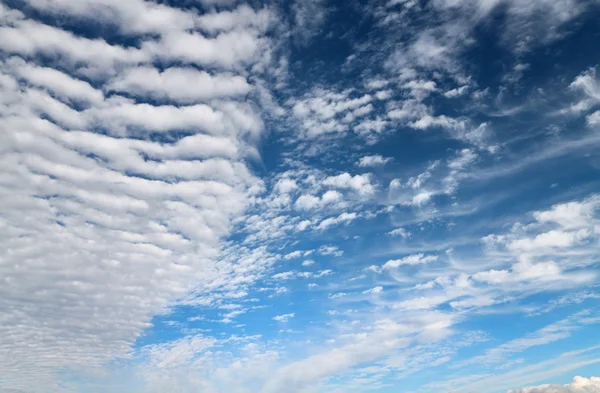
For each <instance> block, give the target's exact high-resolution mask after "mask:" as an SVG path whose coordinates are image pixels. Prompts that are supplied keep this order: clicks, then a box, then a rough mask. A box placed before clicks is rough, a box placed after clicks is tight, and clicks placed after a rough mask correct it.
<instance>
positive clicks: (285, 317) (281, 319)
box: [273, 313, 296, 323]
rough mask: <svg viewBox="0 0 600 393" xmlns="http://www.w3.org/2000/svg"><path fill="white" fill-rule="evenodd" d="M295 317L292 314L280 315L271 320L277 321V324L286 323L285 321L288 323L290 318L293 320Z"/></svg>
mask: <svg viewBox="0 0 600 393" xmlns="http://www.w3.org/2000/svg"><path fill="white" fill-rule="evenodd" d="M295 316H296V315H295V314H294V313H290V314H282V315H277V316H274V317H273V320H274V321H277V322H282V323H286V322H287V321H289V320H290V319H291V318H294V317H295Z"/></svg>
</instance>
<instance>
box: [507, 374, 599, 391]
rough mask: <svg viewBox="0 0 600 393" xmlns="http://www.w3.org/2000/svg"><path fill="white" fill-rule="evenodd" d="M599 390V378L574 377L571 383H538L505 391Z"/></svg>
mask: <svg viewBox="0 0 600 393" xmlns="http://www.w3.org/2000/svg"><path fill="white" fill-rule="evenodd" d="M598 392H600V378H598V377H590V378H585V377H579V376H577V377H575V378H573V382H572V383H568V384H565V385H550V384H546V385H539V386H529V387H526V388H521V389H515V390H509V391H507V393H598Z"/></svg>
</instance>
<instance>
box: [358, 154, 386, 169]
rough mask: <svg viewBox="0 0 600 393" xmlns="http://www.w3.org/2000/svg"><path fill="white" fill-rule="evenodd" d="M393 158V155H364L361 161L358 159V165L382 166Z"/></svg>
mask: <svg viewBox="0 0 600 393" xmlns="http://www.w3.org/2000/svg"><path fill="white" fill-rule="evenodd" d="M392 160H393V158H391V157H383V156H380V155H379V154H376V155H373V156H364V157H362V158H361V159H360V160H359V161H358V164H357V165H358V166H360V167H363V168H365V167H374V166H381V165H385V164H387V163H388V162H391V161H392Z"/></svg>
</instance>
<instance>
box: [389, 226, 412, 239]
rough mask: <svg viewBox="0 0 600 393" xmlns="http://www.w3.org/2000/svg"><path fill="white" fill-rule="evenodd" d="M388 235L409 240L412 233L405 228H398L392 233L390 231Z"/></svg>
mask: <svg viewBox="0 0 600 393" xmlns="http://www.w3.org/2000/svg"><path fill="white" fill-rule="evenodd" d="M386 235H388V236H393V237H397V236H401V237H403V238H405V239H406V238H408V237H410V235H411V233H410V232H408V231H407V230H406V229H404V228H396V229H394V230H392V231H389V232H388V233H386Z"/></svg>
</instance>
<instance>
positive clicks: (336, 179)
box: [323, 172, 375, 196]
mask: <svg viewBox="0 0 600 393" xmlns="http://www.w3.org/2000/svg"><path fill="white" fill-rule="evenodd" d="M323 184H324V185H326V186H330V187H334V188H340V189H350V190H354V191H356V192H357V193H359V194H360V195H364V196H368V195H371V194H373V193H374V192H375V186H374V185H373V184H372V183H371V175H370V174H369V173H366V174H363V175H354V176H352V175H350V174H349V173H347V172H345V173H342V174H340V175H337V176H329V177H327V178H326V179H324V180H323Z"/></svg>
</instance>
